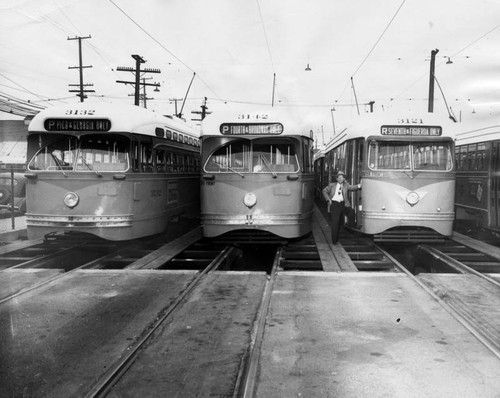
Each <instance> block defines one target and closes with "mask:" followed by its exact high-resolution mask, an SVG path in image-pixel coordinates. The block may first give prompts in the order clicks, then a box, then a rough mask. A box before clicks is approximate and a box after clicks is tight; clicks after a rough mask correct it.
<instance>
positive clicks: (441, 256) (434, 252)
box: [420, 245, 500, 287]
mask: <svg viewBox="0 0 500 398" xmlns="http://www.w3.org/2000/svg"><path fill="white" fill-rule="evenodd" d="M420 247H421V248H422V249H423V250H425V251H426V252H427V253H429V254H430V255H431V256H433V257H434V258H436V259H438V260H443V261H445V262H446V264H448V265H449V266H451V267H452V268H454V269H456V270H457V271H458V272H460V273H462V274H473V275H476V276H478V277H480V278H482V279H485V280H487V281H488V282H490V283H492V284H493V285H495V286H497V287H500V282H498V281H496V280H495V279H494V278H492V277H491V276H488V275H486V274H483V273H481V272H479V271H476V270H475V269H473V268H471V267H469V266H468V265H466V264H464V263H462V262H461V261H458V260H456V259H454V258H453V257H451V256H449V255H448V254H446V253H443V252H441V251H439V250H438V249H436V248H434V247H430V246H427V245H421V246H420ZM483 254H486V253H483Z"/></svg>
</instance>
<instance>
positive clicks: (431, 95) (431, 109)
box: [428, 48, 439, 113]
mask: <svg viewBox="0 0 500 398" xmlns="http://www.w3.org/2000/svg"><path fill="white" fill-rule="evenodd" d="M438 52H439V50H438V49H437V48H436V49H435V50H432V51H431V70H430V74H429V107H428V112H429V113H433V112H434V71H435V67H436V54H437V53H438Z"/></svg>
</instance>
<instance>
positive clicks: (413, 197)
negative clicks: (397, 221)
mask: <svg viewBox="0 0 500 398" xmlns="http://www.w3.org/2000/svg"><path fill="white" fill-rule="evenodd" d="M419 200H420V196H418V193H416V192H410V193H409V194H408V195H406V201H407V202H408V204H409V205H410V206H415V205H416V204H417V203H418V201H419Z"/></svg>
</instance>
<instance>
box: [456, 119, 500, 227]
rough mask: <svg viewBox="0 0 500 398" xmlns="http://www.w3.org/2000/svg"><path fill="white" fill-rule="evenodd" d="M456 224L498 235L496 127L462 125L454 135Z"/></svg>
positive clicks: (499, 143) (499, 141)
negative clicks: (486, 230)
mask: <svg viewBox="0 0 500 398" xmlns="http://www.w3.org/2000/svg"><path fill="white" fill-rule="evenodd" d="M455 145H456V146H455V159H456V164H457V187H456V196H455V205H456V207H455V211H456V213H457V215H456V219H457V222H459V223H463V224H465V225H467V226H468V227H472V228H475V229H482V228H485V229H489V230H491V231H493V232H495V233H497V234H498V233H499V232H500V126H498V125H492V126H486V127H478V126H477V125H474V126H471V125H467V124H464V125H462V126H461V131H460V132H459V133H457V135H456V143H455Z"/></svg>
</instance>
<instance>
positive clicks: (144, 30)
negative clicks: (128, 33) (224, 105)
mask: <svg viewBox="0 0 500 398" xmlns="http://www.w3.org/2000/svg"><path fill="white" fill-rule="evenodd" d="M109 2H110V3H111V4H113V5H114V6H115V7H116V8H117V9H118V10H119V11H120V12H121V13H122V14H123V15H125V16H126V17H127V18H128V19H129V20H130V21H131V22H132V23H133V24H134V25H135V26H137V27H138V28H139V29H140V30H142V31H143V32H144V33H145V34H146V35H147V36H148V37H149V38H150V39H151V40H153V41H154V42H155V43H156V44H158V45H159V46H160V47H161V48H163V49H164V50H165V51H166V52H167V53H168V54H170V55H171V56H172V57H174V58H175V59H176V60H177V61H178V62H179V63H181V64H182V65H183V66H184V67H185V68H187V69H189V70H190V71H191V72H193V73H196V71H195V70H194V69H193V68H191V67H190V66H189V65H188V64H186V63H185V62H184V61H183V60H181V59H180V58H179V57H178V56H177V55H175V54H174V53H173V52H172V51H170V50H169V49H168V48H167V47H166V46H165V45H164V44H163V43H161V42H160V41H159V40H157V39H156V38H155V37H154V36H153V35H152V34H150V33H149V32H148V31H147V30H146V29H144V28H143V27H142V26H141V25H140V24H139V23H138V22H136V21H135V20H134V19H133V18H132V17H131V16H130V15H128V14H127V12H125V10H123V9H122V8H120V7H119V6H118V5H117V4H116V3H115V2H114V1H113V0H109ZM196 76H197V77H198V79H199V80H200V81H201V82H202V83H203V84H204V85H205V87H207V88H208V89H209V90H210V91H211V92H212V93H213V94H214V95H215V96H216V97H217V98H219V95H218V94H217V93H216V92H215V91H214V90H213V89H212V88H211V87H210V86H209V85H208V84H207V83H206V82H205V81H204V80H203V79H202V78H201V77H200V75H199V74H198V73H196Z"/></svg>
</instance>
